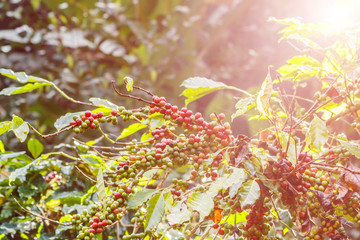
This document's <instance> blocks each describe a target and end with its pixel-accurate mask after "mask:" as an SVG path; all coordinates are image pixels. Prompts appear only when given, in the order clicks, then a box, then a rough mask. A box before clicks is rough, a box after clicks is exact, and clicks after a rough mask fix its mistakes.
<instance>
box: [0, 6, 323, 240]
mask: <svg viewBox="0 0 360 240" xmlns="http://www.w3.org/2000/svg"><path fill="white" fill-rule="evenodd" d="M326 2H327V1H317V2H316V3H314V2H313V1H311V0H307V1H300V0H296V1H287V0H279V1H267V0H259V1H251V0H243V1H237V0H234V1H229V0H226V1H209V0H208V1H205V0H203V1H193V0H187V1H186V0H183V1H180V0H174V1H161V0H158V1H157V0H139V1H119V0H118V1H92V0H78V1H75V0H73V1H58V0H54V1H41V0H32V1H26V0H25V1H17V0H11V1H7V0H2V2H1V3H0V4H1V5H0V28H1V30H0V46H1V47H0V66H1V67H3V68H9V69H13V70H14V71H24V72H26V73H28V74H31V75H35V76H39V77H43V78H45V79H48V80H50V81H52V82H54V83H56V84H57V85H58V86H59V87H60V88H61V89H63V90H64V91H65V92H66V93H67V94H68V95H70V96H74V97H76V98H77V99H79V100H87V99H88V98H89V97H91V96H92V97H102V98H106V99H108V100H110V101H112V102H116V103H117V104H119V105H125V106H130V104H131V107H135V106H133V104H134V102H133V101H131V102H130V101H129V102H127V101H128V99H125V98H124V99H119V97H118V96H115V95H114V93H113V90H112V89H111V87H110V81H111V80H112V79H116V80H118V83H119V84H122V79H123V77H124V76H131V77H133V78H134V79H135V82H136V84H137V85H139V86H141V87H143V88H145V89H148V90H150V91H151V92H154V93H156V94H157V95H163V96H166V98H167V99H168V100H169V102H171V103H173V104H178V105H179V106H182V105H183V102H184V99H183V98H182V97H179V94H180V93H181V91H182V89H181V88H179V85H180V84H181V82H182V81H183V80H184V79H186V78H188V77H191V76H196V75H197V76H204V77H208V78H211V79H213V80H219V81H221V82H224V83H227V84H229V85H233V86H236V87H238V88H242V89H250V90H249V91H251V88H253V87H255V86H259V85H260V83H261V82H262V81H263V79H264V76H265V75H266V71H267V67H268V65H274V66H275V68H277V67H279V66H281V65H283V64H284V62H285V61H286V59H288V58H289V56H292V55H294V53H295V52H296V50H295V49H294V48H292V47H291V46H290V45H289V44H287V43H286V42H282V43H278V42H277V40H278V38H279V37H278V35H277V32H278V31H279V30H280V28H281V26H279V25H277V24H274V23H272V22H268V21H267V19H268V18H269V17H277V18H284V17H294V16H295V17H296V16H301V17H303V18H305V22H307V21H315V22H316V21H318V20H321V16H322V15H321V13H322V11H323V10H322V7H321V6H323V5H324V3H326ZM313 9H316V10H317V11H313ZM324 11H326V10H324ZM12 84H14V82H11V81H10V80H8V79H5V78H1V81H0V90H1V89H3V88H5V87H9V86H10V85H12ZM310 87H311V86H310ZM308 94H309V95H311V94H312V92H311V89H310V91H309V92H308ZM211 100H212V101H211ZM0 102H1V105H0V121H4V120H9V119H11V116H12V115H13V114H16V115H19V116H21V117H22V118H24V119H26V120H27V121H29V122H30V123H31V124H32V125H34V126H35V127H37V128H38V129H40V131H41V132H42V133H48V132H52V131H53V130H54V128H53V122H54V121H55V120H56V119H57V118H58V116H60V115H64V114H65V113H66V112H77V111H80V110H83V109H81V108H79V106H77V105H74V104H72V103H70V102H69V101H67V100H66V99H64V98H63V97H61V96H60V95H58V94H55V91H54V90H52V89H50V88H43V89H40V90H38V92H31V93H29V94H24V95H21V97H20V96H19V97H16V96H15V97H12V98H9V97H4V96H1V97H0ZM229 102H232V103H235V100H234V99H233V96H232V94H231V92H229V91H222V92H221V93H214V94H211V95H209V96H207V97H206V98H204V99H201V100H200V101H197V102H195V103H192V104H191V105H190V107H191V108H192V109H193V110H197V111H200V112H203V113H205V115H208V114H209V113H210V112H213V111H215V112H220V111H225V112H228V113H229V112H234V109H229V108H228V107H227V106H233V105H234V104H229ZM227 115H228V116H231V114H227ZM233 129H234V130H235V133H240V132H241V133H245V134H247V135H250V134H252V133H254V131H252V130H251V126H248V123H247V122H245V121H242V120H238V121H235V122H234V123H233ZM120 130H121V128H120ZM256 130H257V129H256ZM114 131H115V129H114ZM114 134H119V133H115V132H114ZM71 137H72V134H71V133H69V134H63V135H61V136H58V137H57V139H56V141H57V142H63V143H64V144H63V145H55V142H54V139H46V140H41V142H42V144H43V146H44V148H45V149H44V152H46V151H47V150H50V149H51V150H53V149H54V148H55V149H59V150H61V149H63V148H66V144H67V143H69V142H70V141H71ZM86 137H89V138H91V136H86ZM0 139H1V140H2V141H3V143H4V145H5V146H6V150H8V149H11V150H17V151H18V153H15V155H16V154H18V155H16V156H15V155H13V156H12V157H17V159H18V160H19V161H18V162H14V163H13V164H12V165H11V164H8V162H6V163H5V162H2V166H5V165H9V166H10V169H11V170H13V169H16V168H19V167H21V166H24V164H27V163H29V162H30V161H31V159H28V158H26V157H25V155H23V154H24V152H21V151H28V150H27V147H26V145H24V144H21V143H19V142H18V140H17V139H16V138H15V137H13V135H11V134H6V135H5V134H4V135H2V136H1V138H0ZM74 151H81V149H75V150H74ZM28 154H29V155H30V154H31V153H29V152H28ZM12 157H9V156H2V157H1V158H0V160H1V161H5V160H6V161H8V160H9V161H11V159H12ZM59 159H62V157H61V156H60V157H59ZM69 165H70V164H69ZM95 165H96V164H94V166H95ZM80 167H81V168H82V170H83V171H89V172H91V169H87V168H86V167H85V166H80ZM31 171H33V174H34V176H33V178H32V179H31V181H30V182H31V184H29V185H26V186H22V185H23V183H24V181H25V178H19V179H17V180H16V182H15V183H16V186H12V187H10V186H9V184H8V182H7V181H6V180H4V181H3V182H1V191H2V193H3V194H1V196H0V199H2V200H1V201H3V199H4V198H6V197H8V195H11V194H12V193H13V194H14V195H15V194H16V195H17V196H18V197H19V199H21V200H22V201H23V202H24V203H25V204H26V205H28V206H31V205H34V203H37V202H40V204H43V205H45V202H42V201H44V198H43V197H44V196H46V197H48V196H47V194H49V192H47V190H46V189H45V186H43V185H41V184H44V183H43V176H44V175H45V174H47V173H48V172H50V171H57V172H60V173H61V174H63V175H69V176H71V177H70V178H69V179H66V182H64V185H63V186H62V188H61V189H60V190H61V191H58V192H55V194H54V196H53V197H52V199H53V200H54V201H55V202H52V203H54V205H53V206H51V204H50V205H48V206H47V207H48V209H49V213H51V214H56V211H54V210H56V209H55V208H56V207H57V206H58V205H57V202H56V200H61V203H62V204H64V206H66V207H68V208H67V209H66V210H67V212H71V210H73V209H71V207H73V206H77V207H78V205H76V204H79V201H80V197H79V196H80V195H81V194H83V193H85V192H86V190H87V189H89V188H90V187H91V186H90V184H89V183H88V182H87V181H86V179H84V178H83V177H82V176H81V175H80V174H79V173H76V171H74V169H73V168H72V167H71V166H67V163H66V162H65V163H64V162H60V161H58V160H54V159H52V160H49V161H48V162H47V163H44V164H42V165H39V166H37V167H35V168H34V169H32V170H31ZM31 171H30V170H29V171H28V172H27V173H29V172H31ZM1 174H2V175H3V178H6V177H8V175H9V173H8V172H6V171H2V172H1ZM37 184H38V185H37ZM35 186H37V187H38V188H36V187H35ZM41 191H43V192H41ZM75 192H79V196H74V193H75ZM46 201H47V202H49V199H47V200H46ZM50 201H51V200H50ZM1 204H2V203H1ZM74 204H75V205H74ZM13 208H16V205H15V203H14V202H11V203H10V206H9V205H6V206H2V209H1V213H0V219H1V221H3V222H5V223H6V224H5V225H4V224H3V225H2V226H1V227H0V234H8V233H14V231H15V232H17V233H16V234H19V231H17V230H23V229H25V230H26V231H27V232H31V234H32V235H33V236H35V235H36V231H37V228H36V227H35V225H36V224H37V223H35V222H33V221H30V219H29V218H26V217H22V216H21V215H20V214H18V215H16V216H15V217H14V216H13V214H14V213H13V212H12V210H11V209H13ZM34 209H35V210H36V206H34ZM34 209H33V210H34ZM52 217H54V216H52ZM57 217H59V218H60V217H61V216H57ZM10 218H11V223H9V222H7V221H9V220H8V219H10ZM44 226H45V227H44V228H45V230H44V231H45V233H49V235H46V234H42V235H41V237H40V239H50V238H49V236H50V235H51V234H50V233H51V232H53V231H54V229H51V226H50V227H49V228H46V224H44ZM40 230H41V229H40ZM15 236H16V237H22V238H24V239H26V236H20V235H15ZM105 237H106V235H105Z"/></svg>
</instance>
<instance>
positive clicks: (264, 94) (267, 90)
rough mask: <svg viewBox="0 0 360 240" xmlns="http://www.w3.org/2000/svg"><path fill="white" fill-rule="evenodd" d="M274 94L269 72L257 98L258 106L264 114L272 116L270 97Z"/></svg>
mask: <svg viewBox="0 0 360 240" xmlns="http://www.w3.org/2000/svg"><path fill="white" fill-rule="evenodd" d="M271 94H272V80H271V75H270V71H269V72H268V74H267V76H266V78H265V80H264V82H263V83H262V85H261V89H260V91H259V93H258V95H257V98H256V108H257V110H258V111H259V112H260V114H261V115H263V116H270V99H271Z"/></svg>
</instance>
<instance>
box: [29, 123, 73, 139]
mask: <svg viewBox="0 0 360 240" xmlns="http://www.w3.org/2000/svg"><path fill="white" fill-rule="evenodd" d="M27 124H28V126H29V127H30V128H31V129H32V130H33V131H34V132H35V133H36V134H38V135H39V136H40V137H42V138H44V139H45V138H48V137H53V136H57V135H59V134H60V133H63V132H66V131H69V130H70V129H73V128H74V127H75V126H68V127H66V128H64V129H63V130H60V131H58V132H54V133H50V134H47V135H43V134H41V133H40V132H39V131H38V130H36V128H34V127H33V126H31V124H30V123H27Z"/></svg>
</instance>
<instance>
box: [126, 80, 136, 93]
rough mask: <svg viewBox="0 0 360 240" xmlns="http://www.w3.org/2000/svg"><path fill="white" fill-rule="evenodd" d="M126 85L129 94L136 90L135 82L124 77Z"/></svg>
mask: <svg viewBox="0 0 360 240" xmlns="http://www.w3.org/2000/svg"><path fill="white" fill-rule="evenodd" d="M124 83H125V84H126V90H127V91H128V92H132V91H133V90H134V89H133V85H134V80H133V79H132V78H131V77H124Z"/></svg>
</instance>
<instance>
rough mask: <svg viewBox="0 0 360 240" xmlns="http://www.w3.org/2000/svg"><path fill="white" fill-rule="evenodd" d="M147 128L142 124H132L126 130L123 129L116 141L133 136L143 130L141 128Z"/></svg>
mask: <svg viewBox="0 0 360 240" xmlns="http://www.w3.org/2000/svg"><path fill="white" fill-rule="evenodd" d="M146 127H147V126H146V125H145V124H142V123H133V124H131V125H130V126H128V127H127V128H124V129H123V130H122V132H121V134H120V136H119V137H118V138H117V139H116V141H117V140H119V139H122V138H125V137H128V136H130V135H131V134H134V133H136V132H137V131H139V130H141V129H143V128H146Z"/></svg>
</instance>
